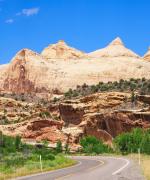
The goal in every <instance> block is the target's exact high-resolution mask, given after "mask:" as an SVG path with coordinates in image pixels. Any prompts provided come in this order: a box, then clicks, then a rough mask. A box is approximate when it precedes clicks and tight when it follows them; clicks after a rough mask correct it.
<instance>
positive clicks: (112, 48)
mask: <svg viewBox="0 0 150 180" xmlns="http://www.w3.org/2000/svg"><path fill="white" fill-rule="evenodd" d="M89 56H92V57H94V58H100V57H134V58H139V56H138V55H137V54H135V53H134V52H132V51H131V50H129V49H127V48H126V47H125V46H124V44H123V42H122V41H121V39H120V38H119V37H118V38H116V39H115V40H113V41H112V42H111V43H110V44H109V45H108V46H107V47H106V48H103V49H100V50H96V51H94V52H91V53H89Z"/></svg>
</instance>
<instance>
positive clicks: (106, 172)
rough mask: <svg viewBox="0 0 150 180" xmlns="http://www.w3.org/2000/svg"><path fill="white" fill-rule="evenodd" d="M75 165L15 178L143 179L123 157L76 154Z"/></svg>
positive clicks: (76, 179) (67, 179)
mask: <svg viewBox="0 0 150 180" xmlns="http://www.w3.org/2000/svg"><path fill="white" fill-rule="evenodd" d="M72 158H73V159H75V160H77V161H78V164H76V165H75V166H72V167H69V168H64V169H60V170H55V171H50V172H46V173H40V174H36V175H32V176H25V177H20V178H17V180H82V179H83V180H84V179H85V180H144V178H143V177H142V175H141V173H140V170H139V169H138V168H137V167H136V166H135V164H134V163H133V162H131V161H130V160H128V159H124V158H115V157H101V156H84V157H83V156H76V157H72Z"/></svg>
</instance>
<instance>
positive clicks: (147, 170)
mask: <svg viewBox="0 0 150 180" xmlns="http://www.w3.org/2000/svg"><path fill="white" fill-rule="evenodd" d="M130 157H131V158H132V159H134V160H135V161H136V162H138V154H133V155H130ZM141 169H142V172H143V174H144V177H145V178H146V180H150V155H141Z"/></svg>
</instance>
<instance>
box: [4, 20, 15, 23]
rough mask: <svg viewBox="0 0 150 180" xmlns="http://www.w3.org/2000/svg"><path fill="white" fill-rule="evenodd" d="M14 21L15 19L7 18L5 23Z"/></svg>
mask: <svg viewBox="0 0 150 180" xmlns="http://www.w3.org/2000/svg"><path fill="white" fill-rule="evenodd" d="M13 22H14V20H13V19H7V20H6V21H5V23H8V24H12V23H13Z"/></svg>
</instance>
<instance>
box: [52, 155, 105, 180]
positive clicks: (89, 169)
mask: <svg viewBox="0 0 150 180" xmlns="http://www.w3.org/2000/svg"><path fill="white" fill-rule="evenodd" d="M83 159H84V158H83ZM88 160H89V159H88ZM90 160H92V161H98V162H100V163H99V164H98V165H96V166H94V167H91V168H88V169H86V170H85V172H87V171H91V170H94V169H96V168H97V167H99V166H102V165H104V164H105V163H104V161H101V160H95V159H90ZM76 173H77V172H75V173H71V174H67V175H65V176H61V177H59V178H56V179H55V180H61V179H64V178H66V177H70V176H73V175H75V174H76Z"/></svg>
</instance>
